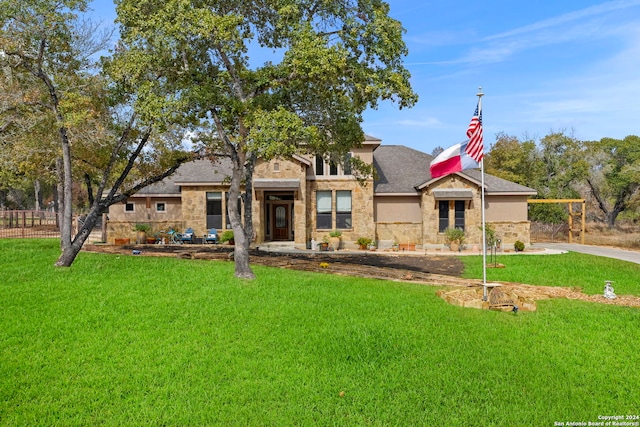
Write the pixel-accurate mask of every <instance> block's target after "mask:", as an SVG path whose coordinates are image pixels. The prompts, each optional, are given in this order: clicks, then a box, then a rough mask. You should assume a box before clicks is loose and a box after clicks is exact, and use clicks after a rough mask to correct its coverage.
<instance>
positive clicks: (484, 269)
mask: <svg viewBox="0 0 640 427" xmlns="http://www.w3.org/2000/svg"><path fill="white" fill-rule="evenodd" d="M476 95H477V96H478V115H479V116H480V117H482V97H483V96H484V93H482V87H479V88H478V93H477V94H476ZM480 126H483V125H482V123H480ZM482 130H483V132H484V126H483V129H482ZM482 147H483V148H482V150H483V151H484V141H483V144H482ZM480 175H481V177H482V178H481V184H480V185H481V188H480V194H481V197H480V200H481V202H480V203H481V204H482V206H481V212H482V300H483V301H487V299H488V297H487V233H486V229H485V221H484V156H482V160H481V161H480Z"/></svg>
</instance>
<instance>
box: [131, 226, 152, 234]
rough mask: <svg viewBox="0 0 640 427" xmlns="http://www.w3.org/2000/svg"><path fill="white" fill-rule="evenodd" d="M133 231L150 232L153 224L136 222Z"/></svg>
mask: <svg viewBox="0 0 640 427" xmlns="http://www.w3.org/2000/svg"><path fill="white" fill-rule="evenodd" d="M133 231H141V232H143V233H148V232H149V231H151V226H150V225H149V224H136V225H135V226H134V227H133Z"/></svg>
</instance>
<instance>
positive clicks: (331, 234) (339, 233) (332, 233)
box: [329, 230, 342, 237]
mask: <svg viewBox="0 0 640 427" xmlns="http://www.w3.org/2000/svg"><path fill="white" fill-rule="evenodd" d="M340 236H342V231H340V230H331V231H330V232H329V237H340Z"/></svg>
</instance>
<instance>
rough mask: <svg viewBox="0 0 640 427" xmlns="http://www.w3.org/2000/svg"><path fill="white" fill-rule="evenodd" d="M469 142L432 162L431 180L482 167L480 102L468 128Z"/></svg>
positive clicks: (458, 145) (447, 150) (482, 149)
mask: <svg viewBox="0 0 640 427" xmlns="http://www.w3.org/2000/svg"><path fill="white" fill-rule="evenodd" d="M467 137H468V138H469V140H468V141H467V142H463V143H461V144H456V145H454V146H453V147H449V148H447V149H446V150H444V151H443V152H442V153H440V154H439V155H438V157H436V158H435V159H433V161H432V162H431V166H430V168H429V169H430V171H431V178H439V177H441V176H445V175H449V174H450V173H455V172H460V171H463V170H465V169H474V168H479V167H480V162H481V161H482V157H483V154H484V146H483V137H482V110H481V109H480V102H478V106H477V107H476V111H475V113H474V114H473V117H472V118H471V123H469V127H468V128H467Z"/></svg>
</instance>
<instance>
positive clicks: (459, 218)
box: [454, 200, 465, 230]
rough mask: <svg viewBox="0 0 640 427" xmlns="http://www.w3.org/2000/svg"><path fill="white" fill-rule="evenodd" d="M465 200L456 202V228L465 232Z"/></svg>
mask: <svg viewBox="0 0 640 427" xmlns="http://www.w3.org/2000/svg"><path fill="white" fill-rule="evenodd" d="M464 205H465V203H464V200H456V203H455V220H454V227H455V228H459V229H460V230H464Z"/></svg>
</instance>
